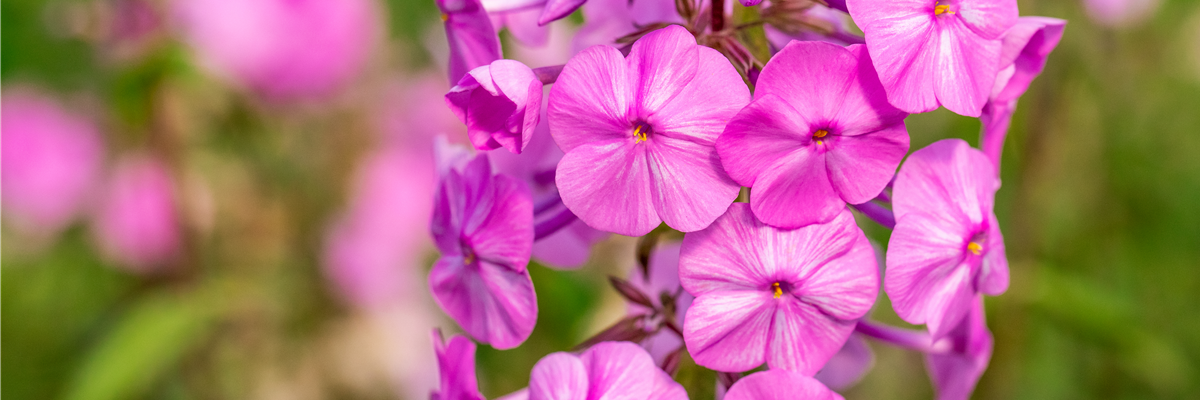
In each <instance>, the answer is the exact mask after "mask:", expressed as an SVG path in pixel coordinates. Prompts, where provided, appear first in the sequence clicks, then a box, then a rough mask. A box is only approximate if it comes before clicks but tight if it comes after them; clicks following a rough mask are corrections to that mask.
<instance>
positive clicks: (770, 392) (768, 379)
mask: <svg viewBox="0 0 1200 400" xmlns="http://www.w3.org/2000/svg"><path fill="white" fill-rule="evenodd" d="M725 400H842V396H841V395H839V394H837V393H835V392H834V391H832V390H829V388H827V387H825V385H822V384H821V382H818V381H817V380H816V379H813V378H809V377H807V376H804V375H802V374H799V373H796V372H793V371H786V370H780V369H772V370H769V371H762V372H756V373H753V374H750V376H747V377H745V378H742V379H739V380H738V381H737V383H734V384H733V387H731V388H729V393H726V394H725Z"/></svg>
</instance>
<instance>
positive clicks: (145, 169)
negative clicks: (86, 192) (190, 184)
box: [92, 155, 181, 273]
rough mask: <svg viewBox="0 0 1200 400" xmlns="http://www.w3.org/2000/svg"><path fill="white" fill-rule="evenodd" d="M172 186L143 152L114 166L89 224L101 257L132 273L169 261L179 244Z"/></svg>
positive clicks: (163, 168) (168, 177)
mask: <svg viewBox="0 0 1200 400" xmlns="http://www.w3.org/2000/svg"><path fill="white" fill-rule="evenodd" d="M174 185H175V183H174V182H173V181H172V178H171V175H170V173H169V171H168V170H167V168H166V166H164V165H163V164H162V163H160V162H159V161H157V160H155V159H152V158H150V157H148V156H145V155H133V156H126V157H125V158H124V159H122V160H121V161H120V162H119V163H118V164H117V166H116V167H115V169H114V170H113V172H112V176H111V177H110V178H109V180H108V183H107V186H106V187H105V188H104V191H105V193H104V195H103V198H102V199H101V201H100V208H99V210H98V212H97V214H96V217H95V218H96V220H95V223H94V225H93V227H92V228H93V230H92V232H93V234H94V235H95V237H96V240H97V242H98V243H99V244H100V247H101V250H102V251H103V252H104V253H105V255H106V256H108V257H109V258H111V259H112V260H113V261H115V262H117V263H118V264H120V266H122V267H125V268H127V269H129V270H130V271H133V272H138V273H150V272H155V271H157V270H160V269H162V268H164V267H166V266H167V264H168V263H170V262H171V261H173V259H174V258H175V257H176V256H177V255H178V253H179V250H180V244H181V243H180V241H181V240H180V239H181V238H180V233H179V223H178V221H177V215H176V208H175V207H176V198H175V187H174Z"/></svg>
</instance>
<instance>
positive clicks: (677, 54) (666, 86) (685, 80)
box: [626, 25, 746, 130]
mask: <svg viewBox="0 0 1200 400" xmlns="http://www.w3.org/2000/svg"><path fill="white" fill-rule="evenodd" d="M699 53H700V51H699V48H698V47H697V46H696V37H695V36H692V34H691V33H689V32H688V31H687V29H684V28H683V27H680V26H677V25H671V26H668V27H666V28H662V29H659V30H656V31H654V32H650V33H649V34H647V35H646V36H643V37H642V38H641V39H639V40H638V41H637V42H634V43H633V48H632V49H631V50H630V51H629V57H627V58H626V60H627V62H628V63H629V70H630V71H635V75H634V77H635V79H636V80H635V81H633V82H632V83H633V85H634V90H635V93H636V101H637V102H638V104H639V105H640V106H641V109H642V110H644V112H646V113H648V115H639V116H638V117H640V118H647V117H649V116H650V115H653V114H655V113H657V112H658V111H659V110H660V109H661V108H662V107H663V106H664V105H666V104H667V103H668V102H669V101H672V99H673V98H674V97H675V96H676V95H678V94H679V92H680V91H682V90H684V89H685V88H686V87H687V86H688V84H689V83H690V82H692V80H693V79H694V78H695V77H696V76H698V75H699V74H698V73H697V63H699ZM721 60H722V61H725V62H724V64H725V65H726V66H730V67H731V68H732V66H731V65H730V64H729V62H728V61H726V60H725V58H724V57H721ZM712 75H713V76H723V75H724V74H717V73H713V74H712ZM738 86H741V87H742V88H745V87H746V85H745V84H743V83H742V82H740V81H739V82H738ZM693 87H695V86H693ZM703 89H704V90H706V91H709V90H716V88H708V87H705V88H703ZM692 105H693V106H695V105H696V104H692ZM653 122H656V121H652V123H653ZM656 128H658V127H657V126H656ZM657 130H661V129H657Z"/></svg>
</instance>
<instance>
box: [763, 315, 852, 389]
mask: <svg viewBox="0 0 1200 400" xmlns="http://www.w3.org/2000/svg"><path fill="white" fill-rule="evenodd" d="M854 324H855V321H841V320H836V319H831V318H829V317H828V316H826V315H824V314H822V313H821V310H820V309H818V308H817V307H814V306H812V305H809V304H805V303H802V302H801V301H800V300H799V299H796V298H792V299H791V300H789V301H783V302H780V305H779V306H778V307H777V308H776V310H775V315H774V319H773V321H772V325H771V339H770V343H769V344H768V345H767V353H766V354H767V365H770V367H771V369H786V370H789V371H796V372H799V373H802V374H804V375H808V376H811V375H813V374H815V373H817V371H818V370H820V369H821V367H822V366H824V365H825V362H826V361H828V360H829V358H830V357H833V355H834V354H836V353H837V352H838V350H839V349H841V347H842V344H843V343H845V342H846V339H847V338H849V337H850V333H852V332H854Z"/></svg>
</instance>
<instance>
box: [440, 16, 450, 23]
mask: <svg viewBox="0 0 1200 400" xmlns="http://www.w3.org/2000/svg"><path fill="white" fill-rule="evenodd" d="M449 19H450V16H449V15H446V14H442V22H446V20H449Z"/></svg>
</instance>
